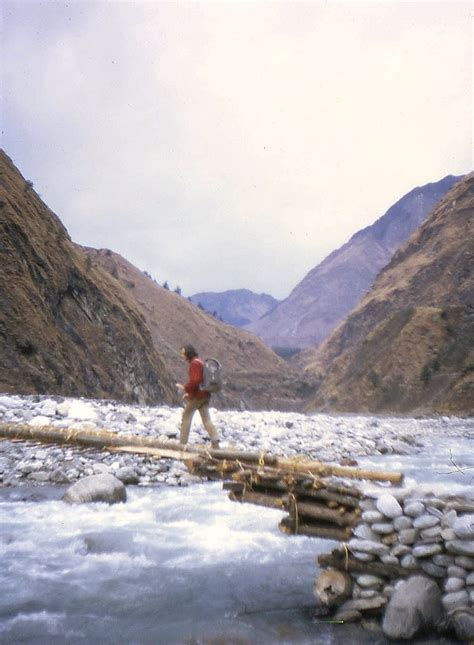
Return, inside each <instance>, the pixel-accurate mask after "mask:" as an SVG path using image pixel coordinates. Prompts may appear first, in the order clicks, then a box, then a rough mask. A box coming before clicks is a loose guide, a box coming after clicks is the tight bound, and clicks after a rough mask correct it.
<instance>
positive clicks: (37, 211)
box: [0, 151, 176, 403]
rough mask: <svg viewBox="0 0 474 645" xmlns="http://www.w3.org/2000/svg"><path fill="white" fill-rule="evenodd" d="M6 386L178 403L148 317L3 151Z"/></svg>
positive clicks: (0, 316) (1, 329)
mask: <svg viewBox="0 0 474 645" xmlns="http://www.w3.org/2000/svg"><path fill="white" fill-rule="evenodd" d="M0 181H1V184H0V391H6V392H18V393H52V394H54V393H55V394H63V395H73V396H87V397H100V398H117V399H122V400H124V401H131V402H143V403H164V402H165V403H166V402H167V403H172V402H174V401H175V396H176V395H175V390H174V386H173V379H172V376H171V374H170V372H169V370H168V368H167V367H166V365H165V363H164V361H163V359H162V357H161V356H160V354H159V352H158V351H157V350H156V348H155V347H154V345H153V342H152V338H151V335H150V333H149V331H148V329H147V327H146V325H145V323H144V320H143V318H142V317H141V315H140V314H139V312H137V311H136V309H135V308H134V307H133V305H132V303H131V302H130V300H129V299H128V298H127V294H126V293H125V292H124V291H123V290H122V289H121V288H120V287H119V286H118V285H116V284H114V283H113V281H111V280H110V277H109V276H108V275H107V273H105V272H103V271H101V270H100V269H99V268H97V267H92V266H91V264H90V261H89V260H88V258H87V256H86V255H85V254H84V253H83V252H82V251H81V249H80V248H78V247H76V245H75V244H73V242H72V241H71V240H70V238H69V235H68V234H67V231H66V229H65V228H64V226H63V225H62V224H61V222H60V221H59V219H58V218H57V217H56V216H55V215H54V213H52V212H51V211H50V210H49V209H48V208H47V206H46V205H45V204H44V203H43V202H42V200H41V199H40V198H39V197H38V195H37V194H36V193H35V192H34V190H33V188H32V186H31V184H29V183H28V182H26V181H25V179H24V178H23V177H22V176H21V174H20V173H19V171H18V170H17V169H16V168H15V166H14V165H13V164H12V162H11V160H10V159H9V158H8V157H7V155H6V154H5V153H4V152H3V151H1V152H0Z"/></svg>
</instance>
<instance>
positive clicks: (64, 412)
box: [56, 401, 72, 417]
mask: <svg viewBox="0 0 474 645" xmlns="http://www.w3.org/2000/svg"><path fill="white" fill-rule="evenodd" d="M71 405H72V401H63V402H62V403H59V404H58V405H57V406H56V412H57V413H58V414H60V415H61V416H62V417H67V416H68V415H69V408H70V407H71Z"/></svg>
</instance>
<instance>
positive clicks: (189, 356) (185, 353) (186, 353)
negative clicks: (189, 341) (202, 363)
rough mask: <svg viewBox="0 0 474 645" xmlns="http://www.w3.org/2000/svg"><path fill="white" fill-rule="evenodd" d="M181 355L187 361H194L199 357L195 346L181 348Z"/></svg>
mask: <svg viewBox="0 0 474 645" xmlns="http://www.w3.org/2000/svg"><path fill="white" fill-rule="evenodd" d="M180 354H181V356H182V357H183V358H184V359H186V360H187V361H192V360H193V358H194V357H195V356H197V355H198V353H197V351H196V350H195V349H194V347H193V345H183V347H181V350H180Z"/></svg>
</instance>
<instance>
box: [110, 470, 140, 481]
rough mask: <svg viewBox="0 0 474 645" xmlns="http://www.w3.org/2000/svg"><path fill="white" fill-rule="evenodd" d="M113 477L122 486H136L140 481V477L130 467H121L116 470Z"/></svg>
mask: <svg viewBox="0 0 474 645" xmlns="http://www.w3.org/2000/svg"><path fill="white" fill-rule="evenodd" d="M115 476H116V477H117V479H120V481H121V482H123V483H124V484H138V483H139V481H140V477H139V476H138V475H137V473H136V472H135V469H134V468H132V467H131V466H122V468H119V469H118V470H117V472H116V473H115Z"/></svg>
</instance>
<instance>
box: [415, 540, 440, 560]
mask: <svg viewBox="0 0 474 645" xmlns="http://www.w3.org/2000/svg"><path fill="white" fill-rule="evenodd" d="M442 551H443V547H442V546H441V544H437V543H433V544H420V545H417V546H415V547H414V549H413V555H414V556H415V558H427V557H428V556H430V555H437V554H438V553H441V552H442Z"/></svg>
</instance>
